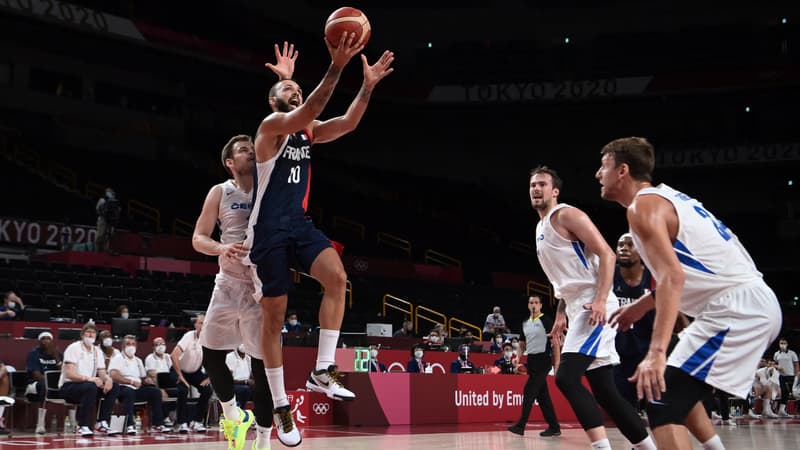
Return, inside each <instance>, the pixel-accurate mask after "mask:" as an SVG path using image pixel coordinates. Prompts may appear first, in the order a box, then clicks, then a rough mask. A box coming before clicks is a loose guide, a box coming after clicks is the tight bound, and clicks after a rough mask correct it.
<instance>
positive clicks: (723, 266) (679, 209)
mask: <svg viewBox="0 0 800 450" xmlns="http://www.w3.org/2000/svg"><path fill="white" fill-rule="evenodd" d="M640 195H658V196H661V197H663V198H665V199H666V200H668V201H669V202H670V203H672V205H673V207H674V208H675V211H676V213H677V215H678V235H677V236H676V239H675V242H674V243H673V247H674V249H675V253H676V254H677V256H678V260H679V261H680V262H681V265H682V266H683V272H684V276H685V281H684V285H683V293H682V295H681V304H680V310H681V312H683V313H684V314H686V315H688V316H691V317H694V321H693V322H692V323H691V324H690V325H689V326H688V327H687V328H686V329H684V330H683V331H682V332H681V334H680V342H679V343H678V345H677V346H676V347H675V349H674V350H673V351H672V353H671V354H670V355H669V359H668V361H667V364H668V365H670V366H673V367H677V368H678V369H680V370H682V371H684V372H686V373H688V374H689V375H691V376H693V377H695V378H697V379H699V380H701V381H703V382H705V383H707V384H709V385H711V386H713V387H715V388H717V389H721V390H723V391H725V392H728V393H730V394H733V395H735V396H737V397H740V398H745V397H746V396H747V393H748V392H749V391H750V387H751V386H752V384H753V372H754V371H755V369H756V367H757V366H758V362H759V360H760V359H761V356H762V355H763V354H764V351H765V350H766V349H767V346H768V345H769V344H770V343H771V342H772V341H773V340H774V339H775V338H776V337H777V336H778V332H779V331H780V326H781V322H782V320H781V309H780V305H779V304H778V299H777V298H776V297H775V294H774V293H773V292H772V289H770V288H769V286H767V285H766V283H764V280H763V279H762V276H761V273H760V272H759V271H758V270H757V269H756V266H755V264H754V263H753V260H752V259H751V258H750V255H749V254H748V253H747V250H745V249H744V247H743V246H742V244H741V243H740V242H739V239H738V238H737V237H736V235H735V234H733V232H732V231H731V230H729V229H728V228H727V227H726V226H725V225H724V224H722V222H720V221H719V220H717V219H716V218H715V217H714V216H713V215H712V214H711V213H710V212H708V211H706V209H705V208H704V207H703V205H702V203H700V202H698V201H697V200H695V199H693V198H691V197H689V196H687V195H685V194H683V193H681V192H678V191H676V190H674V189H672V188H671V187H669V186H667V185H664V184H661V185H659V186H658V187H650V188H646V189H642V190H641V191H639V193H638V194H637V196H640ZM631 234H632V235H633V241H634V243H635V244H636V248H637V249H639V254H640V255H641V257H642V260H643V261H644V263H645V265H646V266H647V267H649V268H650V270H651V271H652V272H653V276H655V277H656V279H658V278H659V274H658V273H656V271H654V270H653V269H652V266H651V265H650V264H649V258H648V254H647V249H646V248H645V247H644V246H643V245H642V242H641V240H640V239H639V237H638V236H637V235H636V234H635V233H633V232H632V233H631ZM657 295H658V287H657V286H656V296H657ZM668 387H669V386H668Z"/></svg>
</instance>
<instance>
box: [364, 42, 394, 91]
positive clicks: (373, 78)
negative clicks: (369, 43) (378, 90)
mask: <svg viewBox="0 0 800 450" xmlns="http://www.w3.org/2000/svg"><path fill="white" fill-rule="evenodd" d="M393 61H394V52H390V51H389V50H386V51H385V52H383V55H381V57H380V58H379V59H378V61H377V62H376V63H375V64H373V65H371V66H370V65H369V63H368V62H367V57H366V56H364V54H363V53H362V54H361V62H362V63H363V65H364V84H365V85H367V86H369V87H372V86H375V84H377V83H378V81H381V80H382V79H383V77H385V76H386V75H389V74H390V73H392V72H394V68H392V67H389V66H391V65H392V62H393Z"/></svg>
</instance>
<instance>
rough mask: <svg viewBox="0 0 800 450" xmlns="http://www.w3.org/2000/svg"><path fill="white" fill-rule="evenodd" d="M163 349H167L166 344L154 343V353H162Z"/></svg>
mask: <svg viewBox="0 0 800 450" xmlns="http://www.w3.org/2000/svg"><path fill="white" fill-rule="evenodd" d="M165 351H167V346H166V345H156V353H158V354H162V353H164V352H165Z"/></svg>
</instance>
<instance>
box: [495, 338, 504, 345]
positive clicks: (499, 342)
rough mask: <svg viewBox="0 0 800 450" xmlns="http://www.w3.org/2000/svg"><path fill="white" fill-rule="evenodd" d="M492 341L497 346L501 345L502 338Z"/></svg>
mask: <svg viewBox="0 0 800 450" xmlns="http://www.w3.org/2000/svg"><path fill="white" fill-rule="evenodd" d="M494 341H495V342H497V345H500V344H502V343H503V338H497V339H495V340H494Z"/></svg>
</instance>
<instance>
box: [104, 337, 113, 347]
mask: <svg viewBox="0 0 800 450" xmlns="http://www.w3.org/2000/svg"><path fill="white" fill-rule="evenodd" d="M113 343H114V341H113V340H111V338H104V339H103V347H111V344H113Z"/></svg>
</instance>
